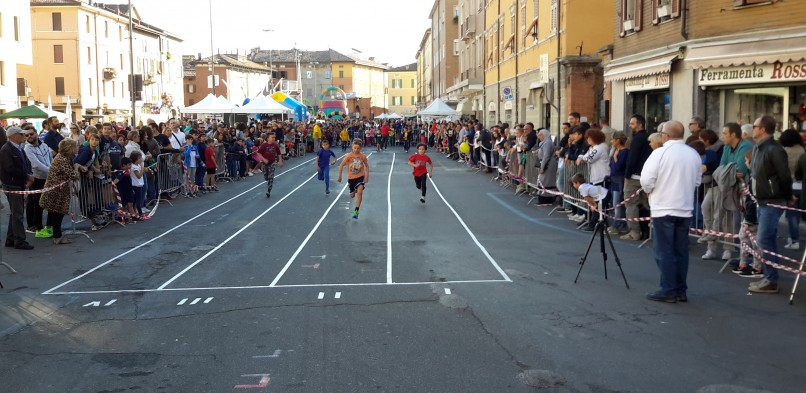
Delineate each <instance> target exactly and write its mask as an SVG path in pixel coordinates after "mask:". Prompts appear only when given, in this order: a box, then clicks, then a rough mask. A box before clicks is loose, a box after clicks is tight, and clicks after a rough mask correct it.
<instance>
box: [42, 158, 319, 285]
mask: <svg viewBox="0 0 806 393" xmlns="http://www.w3.org/2000/svg"><path fill="white" fill-rule="evenodd" d="M313 160H315V158H311V159H310V160H308V161H305V162H303V163H301V164H299V165H297V166H295V167H293V168H291V169H289V170H287V171H285V172H283V173H281V174H279V175H277V176H275V178H278V177H280V176H282V175H285V174H286V173H288V172H291V171H293V170H294V169H297V168H299V167H301V166H303V165H305V164H307V163H309V162H311V161H313ZM264 184H266V182H265V181H262V182H260V183H258V184H257V185H256V186H254V187H252V188H250V189H248V190H246V191H244V192H242V193H240V194H238V195H236V196H234V197H232V198H230V199H227V200H226V201H224V202H221V203H219V204H218V205H215V206H213V207H211V208H209V209H207V210H205V211H203V212H201V213H199V214H197V215H195V216H193V217H192V218H190V219H189V220H187V221H185V222H183V223H181V224H179V225H177V226H175V227H173V228H171V229H169V230H167V231H165V232H163V233H162V234H160V235H158V236H155V237H154V238H152V239H151V240H149V241H147V242H145V243H143V244H140V245H138V246H137V247H134V248H132V249H130V250H128V251H126V252H124V253H122V254H120V255H118V256H116V257H112V258H110V259H108V260H107V261H106V262H103V263H101V264H100V265H98V266H96V267H94V268H92V269H90V270H88V271H87V272H86V273H84V274H82V275H80V276H77V277H73V278H71V279H70V280H67V281H65V282H63V283H61V284H59V285H57V286H55V287H53V288H51V289H48V290H47V291H45V292H42V294H43V295H50V294H52V293H53V291H55V290H57V289H59V288H61V287H63V286H65V285H67V284H70V283H71V282H73V281H77V280H80V279H82V278H84V277H86V276H88V275H90V274H92V273H93V272H94V271H96V270H98V269H100V268H102V267H104V266H106V265H108V264H110V263H112V262H113V261H115V260H117V259H118V258H120V257H123V256H126V255H128V254H130V253H133V252H135V251H137V250H139V249H140V248H142V247H145V246H147V245H149V244H151V243H153V242H154V241H156V240H157V239H161V238H162V237H164V236H165V235H167V234H169V233H171V232H173V231H175V230H177V229H179V228H181V227H183V226H185V225H187V224H188V223H190V222H191V221H193V220H195V219H197V218H199V217H201V216H203V215H205V214H207V213H209V212H211V211H213V210H215V209H218V208H219V207H221V206H224V205H226V204H228V203H230V202H231V201H234V200H235V199H237V198H240V197H241V196H243V195H246V194H247V193H249V192H251V191H252V190H254V189H256V188H258V187H260V186H263V185H264Z"/></svg>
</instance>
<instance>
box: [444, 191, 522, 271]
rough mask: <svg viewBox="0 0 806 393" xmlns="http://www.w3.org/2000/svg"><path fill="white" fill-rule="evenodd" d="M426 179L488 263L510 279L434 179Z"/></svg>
mask: <svg viewBox="0 0 806 393" xmlns="http://www.w3.org/2000/svg"><path fill="white" fill-rule="evenodd" d="M428 180H429V181H430V182H431V185H433V186H434V191H436V192H437V195H439V197H440V198H442V201H443V202H445V205H447V206H448V209H451V212H453V215H454V216H456V219H457V220H459V223H460V224H462V227H463V228H465V231H467V234H468V235H470V238H471V239H473V242H474V243H476V246H478V247H479V249H480V250H481V252H482V253H483V254H484V256H485V257H487V260H488V261H490V263H492V264H493V266H494V267H495V269H496V270H498V273H500V274H501V276H502V277H504V280H506V281H512V279H510V278H509V276H508V275H507V274H506V272H504V269H501V266H498V263H497V262H496V261H495V259H493V257H492V256H491V255H490V253H489V252H487V249H486V248H484V246H482V245H481V243H480V242H479V239H477V238H476V235H474V234H473V231H471V230H470V228H468V227H467V224H465V221H464V220H462V217H460V216H459V213H457V212H456V210H455V209H454V208H453V206H451V204H450V203H448V200H447V199H445V197H444V196H443V195H442V192H440V191H439V187H437V183H434V179H432V178H430V177H429V178H428Z"/></svg>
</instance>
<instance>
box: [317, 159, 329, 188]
mask: <svg viewBox="0 0 806 393" xmlns="http://www.w3.org/2000/svg"><path fill="white" fill-rule="evenodd" d="M320 169H321V170H322V174H321V176H319V180H322V181H324V182H325V191H330V165H325V166H323V167H321V168H320Z"/></svg>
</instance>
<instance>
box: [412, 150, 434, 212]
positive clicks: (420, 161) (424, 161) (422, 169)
mask: <svg viewBox="0 0 806 393" xmlns="http://www.w3.org/2000/svg"><path fill="white" fill-rule="evenodd" d="M425 149H426V145H425V143H420V144H419V145H417V154H412V155H411V157H409V166H411V167H412V168H414V172H413V173H412V174H413V175H414V184H415V185H416V186H417V189H418V190H421V191H422V192H423V196H421V197H420V203H425V185H426V184H428V179H426V178H425V175H426V173H427V174H428V177H432V176H433V175H434V163H433V162H431V157H429V156H427V155H426V154H425ZM426 165H430V166H431V168H430V169H428V168H427V167H426Z"/></svg>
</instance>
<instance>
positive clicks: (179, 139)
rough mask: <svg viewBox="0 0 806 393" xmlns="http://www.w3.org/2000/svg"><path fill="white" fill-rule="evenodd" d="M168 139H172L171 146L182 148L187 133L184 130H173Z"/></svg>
mask: <svg viewBox="0 0 806 393" xmlns="http://www.w3.org/2000/svg"><path fill="white" fill-rule="evenodd" d="M168 139H169V140H170V141H171V147H173V148H174V149H176V150H182V146H184V145H185V133H184V132H182V131H179V130H177V131H176V132H172V133H171V136H169V137H168Z"/></svg>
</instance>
